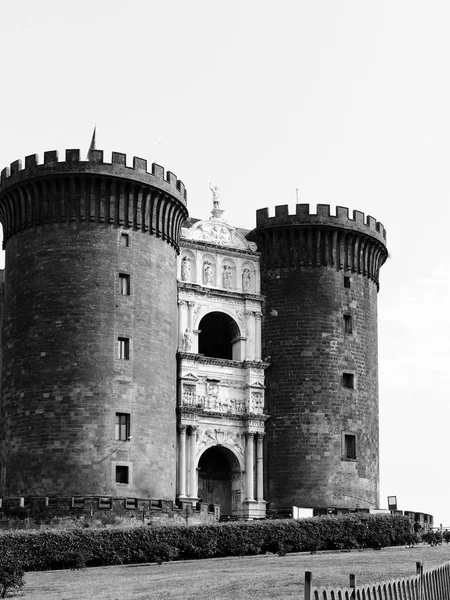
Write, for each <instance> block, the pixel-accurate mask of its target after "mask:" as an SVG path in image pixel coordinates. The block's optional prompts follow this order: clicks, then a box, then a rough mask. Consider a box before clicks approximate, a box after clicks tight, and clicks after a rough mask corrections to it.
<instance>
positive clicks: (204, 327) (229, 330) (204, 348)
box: [198, 312, 241, 360]
mask: <svg viewBox="0 0 450 600" xmlns="http://www.w3.org/2000/svg"><path fill="white" fill-rule="evenodd" d="M198 328H199V330H200V334H199V338H198V351H199V354H204V355H205V356H211V357H213V358H225V359H228V360H241V356H240V341H241V334H240V330H239V326H238V324H237V323H236V321H235V320H234V319H232V318H231V317H230V316H229V315H227V314H225V313H222V312H211V313H208V314H207V315H205V316H204V317H203V319H202V320H201V321H200V323H199V326H198Z"/></svg>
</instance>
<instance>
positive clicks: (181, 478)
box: [178, 425, 186, 497]
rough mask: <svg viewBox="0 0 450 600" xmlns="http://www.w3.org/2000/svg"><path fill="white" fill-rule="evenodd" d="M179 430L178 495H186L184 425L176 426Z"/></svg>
mask: <svg viewBox="0 0 450 600" xmlns="http://www.w3.org/2000/svg"><path fill="white" fill-rule="evenodd" d="M178 431H179V432H180V446H179V461H178V495H179V496H181V497H185V496H186V425H180V426H179V427H178Z"/></svg>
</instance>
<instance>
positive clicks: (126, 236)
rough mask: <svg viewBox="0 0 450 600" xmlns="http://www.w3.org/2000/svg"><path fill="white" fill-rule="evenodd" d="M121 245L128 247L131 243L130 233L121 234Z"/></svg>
mask: <svg viewBox="0 0 450 600" xmlns="http://www.w3.org/2000/svg"><path fill="white" fill-rule="evenodd" d="M120 245H121V246H125V247H126V248H128V246H129V245H130V235H129V234H128V233H121V234H120Z"/></svg>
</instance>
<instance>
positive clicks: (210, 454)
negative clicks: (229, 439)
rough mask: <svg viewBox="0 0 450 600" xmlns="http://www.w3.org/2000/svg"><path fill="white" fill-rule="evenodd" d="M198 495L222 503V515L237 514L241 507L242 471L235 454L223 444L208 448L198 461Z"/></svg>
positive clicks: (204, 499)
mask: <svg viewBox="0 0 450 600" xmlns="http://www.w3.org/2000/svg"><path fill="white" fill-rule="evenodd" d="M198 495H199V497H200V498H201V499H202V501H203V502H208V504H220V512H221V514H222V515H237V514H238V513H239V509H240V507H241V471H240V467H239V462H238V460H237V458H236V457H235V456H234V454H233V453H232V452H231V451H230V450H228V449H227V448H224V447H223V446H214V447H213V448H209V449H208V450H206V451H205V452H204V453H203V454H202V456H201V457H200V460H199V462H198Z"/></svg>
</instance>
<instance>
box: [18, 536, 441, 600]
mask: <svg viewBox="0 0 450 600" xmlns="http://www.w3.org/2000/svg"><path fill="white" fill-rule="evenodd" d="M416 561H421V562H423V564H424V569H425V570H427V569H431V568H432V567H433V566H436V565H439V564H443V563H445V562H450V546H447V545H443V546H439V547H436V548H431V547H429V546H417V547H415V548H412V549H409V548H403V547H401V548H386V549H384V550H381V551H374V550H364V551H352V552H333V553H323V554H321V553H318V554H315V555H311V554H304V553H301V554H288V555H287V556H283V557H280V556H278V555H275V554H265V555H262V556H246V557H243V558H220V559H210V560H197V561H186V562H172V563H164V564H162V565H161V566H158V565H156V564H149V565H140V566H124V567H120V566H119V567H99V568H92V569H84V570H79V571H46V572H35V573H27V574H26V575H25V586H24V587H23V588H22V590H21V591H20V592H18V593H17V594H15V595H14V597H15V598H21V599H23V600H27V599H28V598H30V599H33V600H80V599H82V600H147V599H149V600H150V599H151V600H244V599H245V600H248V599H251V600H269V599H270V600H293V599H294V598H295V599H296V600H300V599H301V598H303V581H304V576H305V571H311V572H312V574H313V585H314V586H317V587H319V586H346V585H348V579H349V574H350V573H354V574H355V575H356V583H357V584H359V583H368V582H371V581H372V582H373V581H382V580H388V579H394V578H397V577H407V576H410V575H414V574H415V572H416Z"/></svg>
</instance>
